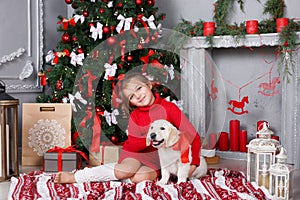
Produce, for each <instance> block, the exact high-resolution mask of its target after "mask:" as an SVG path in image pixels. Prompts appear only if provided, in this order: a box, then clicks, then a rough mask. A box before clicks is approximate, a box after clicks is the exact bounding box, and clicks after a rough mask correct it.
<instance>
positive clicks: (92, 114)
mask: <svg viewBox="0 0 300 200" xmlns="http://www.w3.org/2000/svg"><path fill="white" fill-rule="evenodd" d="M65 2H66V3H67V4H70V5H71V6H72V8H74V14H73V16H72V17H71V18H64V17H62V16H59V17H58V19H59V21H58V24H59V25H58V26H59V27H58V29H57V30H58V32H61V33H62V37H61V41H58V44H57V49H56V50H51V51H49V52H48V54H47V55H46V62H47V63H48V64H47V65H46V66H45V67H44V70H43V71H41V72H40V73H39V75H40V77H41V84H42V85H44V86H45V85H46V84H47V85H49V86H50V87H51V88H52V93H51V94H50V95H46V94H43V95H40V96H38V97H37V98H36V101H37V102H51V103H54V102H57V103H61V102H64V103H71V104H72V107H73V121H72V122H73V124H72V127H73V128H72V133H73V135H74V138H76V143H77V145H78V148H79V149H83V148H84V147H85V148H87V149H89V150H91V151H97V150H98V149H99V145H100V141H109V140H110V141H111V142H113V143H118V144H119V143H122V142H123V141H124V140H126V138H127V135H126V127H127V121H128V116H127V115H126V114H125V113H123V112H122V110H121V107H120V103H121V101H120V99H119V98H118V94H117V92H116V91H115V88H116V87H115V86H116V85H117V84H118V81H119V80H120V79H122V77H123V76H124V74H125V73H127V72H129V71H131V70H137V71H139V72H142V73H144V74H145V75H146V76H148V77H149V78H150V79H151V80H152V82H153V84H154V85H155V89H156V91H157V92H158V93H159V94H160V95H161V96H162V97H168V98H169V97H170V100H178V99H177V96H176V93H177V92H178V90H179V86H178V85H179V82H180V69H179V58H178V54H176V53H174V52H171V51H169V48H164V47H163V46H162V45H161V44H162V43H161V42H160V41H161V40H162V38H163V37H162V28H161V23H160V22H161V21H162V20H163V19H164V17H165V15H164V14H158V13H157V12H158V8H157V7H155V0H114V1H109V0H65ZM163 43H164V42H163ZM171 83H172V84H171ZM166 84H167V85H170V87H166ZM77 136H80V137H77Z"/></svg>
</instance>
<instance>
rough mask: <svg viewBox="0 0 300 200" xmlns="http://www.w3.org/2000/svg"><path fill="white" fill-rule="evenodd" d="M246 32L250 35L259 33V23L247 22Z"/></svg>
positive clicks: (254, 21) (255, 21)
mask: <svg viewBox="0 0 300 200" xmlns="http://www.w3.org/2000/svg"><path fill="white" fill-rule="evenodd" d="M246 32H247V33H248V34H256V33H258V21H257V20H247V21H246Z"/></svg>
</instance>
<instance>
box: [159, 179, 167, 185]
mask: <svg viewBox="0 0 300 200" xmlns="http://www.w3.org/2000/svg"><path fill="white" fill-rule="evenodd" d="M167 183H168V181H166V180H163V179H161V180H160V181H157V183H156V184H157V185H161V186H163V185H166V184H167Z"/></svg>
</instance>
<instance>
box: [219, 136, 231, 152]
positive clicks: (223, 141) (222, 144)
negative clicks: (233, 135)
mask: <svg viewBox="0 0 300 200" xmlns="http://www.w3.org/2000/svg"><path fill="white" fill-rule="evenodd" d="M218 148H219V150H220V151H228V149H229V146H228V133H227V132H221V133H220V136H219V142H218Z"/></svg>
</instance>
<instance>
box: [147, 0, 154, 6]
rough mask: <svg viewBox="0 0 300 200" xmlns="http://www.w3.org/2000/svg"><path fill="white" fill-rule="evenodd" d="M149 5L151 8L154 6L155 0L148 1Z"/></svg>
mask: <svg viewBox="0 0 300 200" xmlns="http://www.w3.org/2000/svg"><path fill="white" fill-rule="evenodd" d="M147 3H148V5H149V6H154V4H155V0H148V1H147Z"/></svg>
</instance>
